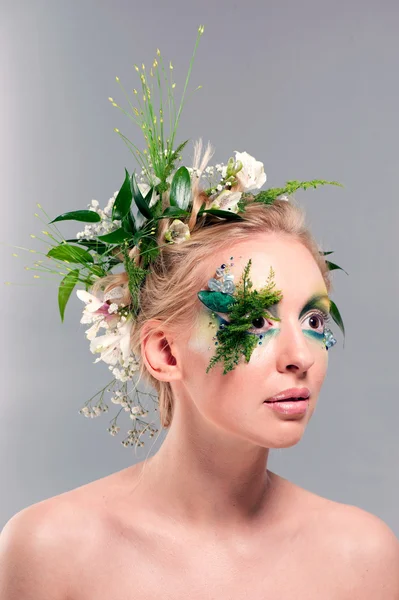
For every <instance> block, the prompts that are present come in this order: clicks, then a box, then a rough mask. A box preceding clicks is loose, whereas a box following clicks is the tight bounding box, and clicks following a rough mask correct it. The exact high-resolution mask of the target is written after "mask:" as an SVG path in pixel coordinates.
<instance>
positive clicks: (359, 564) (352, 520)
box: [330, 503, 399, 600]
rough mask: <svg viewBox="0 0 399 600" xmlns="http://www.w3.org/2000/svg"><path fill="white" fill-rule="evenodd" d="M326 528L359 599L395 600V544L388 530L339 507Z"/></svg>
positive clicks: (398, 552) (398, 594)
mask: <svg viewBox="0 0 399 600" xmlns="http://www.w3.org/2000/svg"><path fill="white" fill-rule="evenodd" d="M330 524H331V526H332V529H331V535H332V536H333V538H334V540H335V543H336V545H337V547H339V548H340V551H341V553H342V556H344V557H345V559H346V561H347V564H348V567H350V569H351V570H352V572H353V575H354V585H356V586H357V587H355V588H354V589H356V591H357V592H358V593H360V592H361V593H362V599H363V600H368V599H369V598H370V599H372V598H373V599H374V598H384V600H385V599H386V600H399V541H398V539H397V537H396V536H395V534H394V532H393V531H392V530H391V529H390V527H389V526H388V525H387V524H386V523H385V522H384V521H383V520H382V519H380V518H379V517H377V516H376V515H373V514H371V513H369V512H367V511H365V510H363V509H361V508H359V507H356V506H351V505H346V504H339V503H337V506H336V507H335V510H334V511H332V513H331V521H330Z"/></svg>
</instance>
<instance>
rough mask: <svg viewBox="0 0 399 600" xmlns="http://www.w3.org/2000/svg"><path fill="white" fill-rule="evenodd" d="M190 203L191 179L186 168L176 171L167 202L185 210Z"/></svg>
mask: <svg viewBox="0 0 399 600" xmlns="http://www.w3.org/2000/svg"><path fill="white" fill-rule="evenodd" d="M190 201H191V177H190V173H189V171H188V169H187V168H186V167H180V169H177V171H176V173H175V175H174V177H173V179H172V183H171V186H170V197H169V202H170V204H171V206H178V207H179V208H181V209H183V210H186V209H187V208H188V206H189V204H190Z"/></svg>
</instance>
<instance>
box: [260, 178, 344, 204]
mask: <svg viewBox="0 0 399 600" xmlns="http://www.w3.org/2000/svg"><path fill="white" fill-rule="evenodd" d="M327 184H331V185H339V186H340V187H344V186H343V185H342V183H338V182H337V181H325V180H324V179H312V181H296V180H295V179H293V180H291V181H287V182H286V184H285V187H283V188H270V189H268V190H264V191H262V192H259V194H255V196H254V202H263V204H273V202H274V201H275V200H276V198H277V197H278V196H282V195H283V194H293V193H294V192H296V191H297V190H299V189H300V188H302V189H304V190H307V189H308V188H310V187H313V188H316V187H317V186H318V185H327Z"/></svg>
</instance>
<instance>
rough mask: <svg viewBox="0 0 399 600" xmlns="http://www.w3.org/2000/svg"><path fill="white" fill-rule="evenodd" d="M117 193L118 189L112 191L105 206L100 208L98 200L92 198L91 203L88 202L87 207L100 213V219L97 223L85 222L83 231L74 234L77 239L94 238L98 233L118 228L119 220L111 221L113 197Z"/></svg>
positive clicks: (101, 233) (114, 197) (103, 233)
mask: <svg viewBox="0 0 399 600" xmlns="http://www.w3.org/2000/svg"><path fill="white" fill-rule="evenodd" d="M118 193H119V190H118V191H116V192H115V193H114V195H113V196H112V197H111V198H110V199H109V200H108V204H107V206H106V207H105V208H104V210H102V209H101V208H99V202H98V200H92V201H91V204H88V205H87V206H88V209H89V210H92V211H94V212H96V213H97V214H99V215H100V217H101V221H98V223H90V224H87V225H86V226H85V228H84V230H83V231H80V232H79V233H77V234H76V238H77V239H81V238H84V239H86V240H90V239H93V238H95V237H96V236H98V235H105V234H107V233H111V231H114V230H115V229H119V228H120V226H121V221H118V220H116V221H112V219H111V215H112V207H113V205H114V202H115V199H116V197H117V195H118Z"/></svg>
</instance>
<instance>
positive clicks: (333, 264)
mask: <svg viewBox="0 0 399 600" xmlns="http://www.w3.org/2000/svg"><path fill="white" fill-rule="evenodd" d="M326 265H327V266H328V268H329V270H330V271H334V269H340V270H341V271H343V272H344V273H346V271H345V269H343V268H342V267H339V266H338V265H336V264H335V263H332V262H330V261H329V260H326ZM346 274H347V275H348V274H349V273H346Z"/></svg>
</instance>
